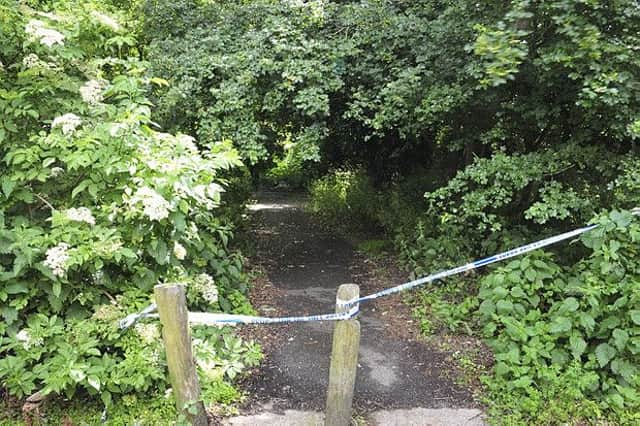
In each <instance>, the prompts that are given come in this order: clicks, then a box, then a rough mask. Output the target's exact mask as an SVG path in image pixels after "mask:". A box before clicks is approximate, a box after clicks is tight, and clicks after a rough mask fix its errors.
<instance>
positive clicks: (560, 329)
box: [549, 317, 571, 334]
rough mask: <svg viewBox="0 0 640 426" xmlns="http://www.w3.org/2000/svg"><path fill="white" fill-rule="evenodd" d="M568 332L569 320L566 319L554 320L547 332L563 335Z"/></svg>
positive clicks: (558, 318)
mask: <svg viewBox="0 0 640 426" xmlns="http://www.w3.org/2000/svg"><path fill="white" fill-rule="evenodd" d="M569 330H571V320H570V319H569V318H567V317H556V318H554V320H553V322H552V323H551V326H550V327H549V332H550V333H553V334H558V333H564V332H566V331H569Z"/></svg>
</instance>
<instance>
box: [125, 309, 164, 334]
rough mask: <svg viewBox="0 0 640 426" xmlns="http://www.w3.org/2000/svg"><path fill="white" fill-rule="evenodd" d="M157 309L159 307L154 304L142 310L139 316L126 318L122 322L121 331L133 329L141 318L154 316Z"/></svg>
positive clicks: (131, 315) (132, 315) (133, 315)
mask: <svg viewBox="0 0 640 426" xmlns="http://www.w3.org/2000/svg"><path fill="white" fill-rule="evenodd" d="M157 308H158V307H157V306H156V304H155V303H152V304H150V305H149V306H147V307H146V308H144V309H143V310H141V311H140V312H138V313H137V314H129V315H127V316H126V317H124V318H123V319H121V320H120V329H121V330H126V329H127V328H129V327H131V326H132V325H134V324H135V323H136V322H138V320H139V319H140V318H145V317H151V316H152V315H153V312H155V311H156V309H157Z"/></svg>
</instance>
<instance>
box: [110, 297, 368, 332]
mask: <svg viewBox="0 0 640 426" xmlns="http://www.w3.org/2000/svg"><path fill="white" fill-rule="evenodd" d="M345 304H346V305H348V306H351V309H349V310H348V311H347V312H341V313H336V314H320V315H307V316H297V317H277V318H272V317H256V316H251V315H233V314H225V313H209V312H189V323H191V324H198V325H218V326H223V325H237V324H283V323H291V322H310V321H342V320H347V319H351V318H354V317H355V316H356V315H358V312H359V310H360V308H359V306H358V305H357V304H354V303H353V301H348V302H346V303H345ZM155 310H156V305H155V304H151V305H149V306H147V307H146V308H145V309H143V310H142V311H140V312H139V313H137V314H130V315H127V316H126V317H125V318H124V319H122V320H121V321H120V329H122V330H126V329H127V328H129V327H131V326H132V325H134V324H135V323H136V322H138V320H140V319H142V318H158V314H154V313H153V312H154V311H155Z"/></svg>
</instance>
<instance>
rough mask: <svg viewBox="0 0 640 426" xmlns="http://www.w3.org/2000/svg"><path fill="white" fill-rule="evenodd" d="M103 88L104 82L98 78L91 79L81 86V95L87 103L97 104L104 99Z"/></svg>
mask: <svg viewBox="0 0 640 426" xmlns="http://www.w3.org/2000/svg"><path fill="white" fill-rule="evenodd" d="M102 89H103V87H102V83H100V82H99V81H98V80H89V81H87V82H86V83H85V84H84V86H82V87H81V88H80V96H81V97H82V100H83V101H85V102H86V103H87V104H89V105H97V104H99V103H100V102H102V100H103V99H104V96H103V95H102Z"/></svg>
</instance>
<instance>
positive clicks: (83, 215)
mask: <svg viewBox="0 0 640 426" xmlns="http://www.w3.org/2000/svg"><path fill="white" fill-rule="evenodd" d="M67 219H69V220H73V221H75V222H85V223H88V224H89V225H95V224H96V219H95V218H94V217H93V214H92V213H91V210H89V209H88V208H86V207H79V208H77V209H76V208H71V209H69V210H67Z"/></svg>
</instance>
